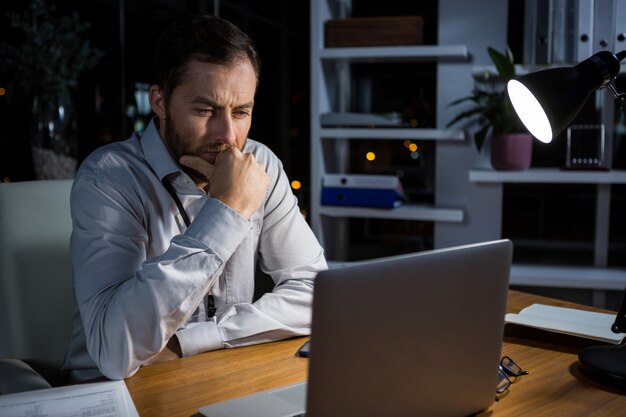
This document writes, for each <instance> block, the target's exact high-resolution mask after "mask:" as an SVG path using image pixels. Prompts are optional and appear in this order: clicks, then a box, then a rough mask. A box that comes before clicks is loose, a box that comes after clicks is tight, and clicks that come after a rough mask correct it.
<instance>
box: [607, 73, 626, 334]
mask: <svg viewBox="0 0 626 417" xmlns="http://www.w3.org/2000/svg"><path fill="white" fill-rule="evenodd" d="M607 88H608V89H609V91H610V92H611V93H612V94H613V96H614V97H615V103H616V104H617V106H618V107H619V108H620V109H621V110H622V114H623V115H624V120H626V106H624V102H625V101H626V94H624V93H618V92H617V90H616V89H615V87H613V85H612V84H608V85H607ZM611 331H612V332H613V333H625V332H626V289H625V290H624V296H623V298H622V304H621V305H620V308H619V311H618V312H617V316H615V322H614V323H613V325H612V326H611Z"/></svg>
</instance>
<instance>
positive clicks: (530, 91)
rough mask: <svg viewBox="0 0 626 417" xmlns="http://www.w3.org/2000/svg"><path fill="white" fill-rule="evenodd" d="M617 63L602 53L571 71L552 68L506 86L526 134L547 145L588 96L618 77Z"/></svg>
mask: <svg viewBox="0 0 626 417" xmlns="http://www.w3.org/2000/svg"><path fill="white" fill-rule="evenodd" d="M619 61H620V59H619V58H618V57H617V56H616V55H614V54H613V53H611V52H608V51H602V52H598V53H597V54H595V55H593V56H591V57H590V58H588V59H586V60H584V61H582V62H581V63H579V64H578V65H576V66H574V67H563V68H551V69H546V70H543V71H537V72H533V73H530V74H526V75H523V76H521V77H518V78H515V79H513V80H511V81H509V82H508V84H507V92H508V94H509V98H510V99H511V103H512V104H513V108H514V109H515V111H516V112H517V115H518V116H519V118H520V120H521V121H522V123H524V125H525V126H526V128H527V129H528V131H529V132H530V133H532V134H533V136H535V137H536V138H537V139H539V140H540V141H542V142H546V143H547V142H550V141H551V140H552V139H553V138H554V137H555V136H557V135H558V134H559V133H561V132H562V131H563V130H565V129H566V128H567V126H569V124H570V123H571V122H572V120H573V119H574V117H576V115H577V114H578V113H579V112H580V109H581V108H582V107H583V105H584V104H585V101H587V98H588V97H589V95H590V94H591V93H592V92H594V91H595V90H597V89H599V88H601V87H603V86H604V85H606V83H608V82H609V81H610V80H611V79H612V78H613V77H615V76H616V75H617V74H618V73H619V69H620V63H619Z"/></svg>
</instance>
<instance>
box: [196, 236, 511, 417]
mask: <svg viewBox="0 0 626 417" xmlns="http://www.w3.org/2000/svg"><path fill="white" fill-rule="evenodd" d="M512 252H513V245H512V242H511V241H509V240H497V241H489V242H481V243H476V244H470V245H463V246H455V247H451V248H447V249H438V250H433V251H425V252H419V253H416V254H410V255H403V256H395V257H388V258H380V259H377V260H372V261H366V262H361V263H358V264H356V265H351V266H347V267H344V268H338V269H330V270H328V271H323V272H320V273H319V274H318V276H317V278H316V281H315V290H314V296H313V316H312V328H311V345H310V355H309V357H310V358H309V376H308V381H307V382H302V383H298V384H293V385H288V386H284V387H278V388H275V389H270V390H267V391H262V392H259V393H255V394H252V395H247V396H244V397H240V398H236V399H232V400H229V401H224V402H221V403H217V404H212V405H209V406H206V407H202V408H200V409H199V412H200V413H201V414H203V415H205V416H207V417H248V416H249V417H292V416H299V415H304V414H305V415H306V417H322V416H333V417H337V416H359V417H367V416H376V417H380V416H394V417H402V416H429V417H446V416H455V417H459V416H467V415H471V414H474V413H477V412H480V411H482V410H485V409H486V408H488V407H489V406H490V405H491V404H492V403H493V401H494V400H495V395H496V392H495V390H496V383H497V374H498V364H499V360H500V354H501V348H502V338H503V332H504V315H505V308H506V301H507V294H508V285H509V273H510V268H511V259H512ZM294 353H295V352H294Z"/></svg>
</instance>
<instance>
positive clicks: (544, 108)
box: [507, 51, 626, 390]
mask: <svg viewBox="0 0 626 417" xmlns="http://www.w3.org/2000/svg"><path fill="white" fill-rule="evenodd" d="M624 58H626V51H621V52H618V53H617V54H613V53H611V52H609V51H602V52H598V53H596V54H595V55H593V56H591V57H590V58H588V59H586V60H584V61H582V62H580V63H579V64H578V65H576V66H573V67H563V68H551V69H546V70H542V71H537V72H533V73H530V74H526V75H523V76H521V77H518V78H515V79H513V80H511V81H509V82H508V84H507V92H508V94H509V98H510V99H511V103H512V104H513V108H514V109H515V111H516V112H517V114H518V116H519V118H520V120H521V121H522V123H524V125H525V126H526V128H527V129H528V131H529V132H530V133H532V134H533V136H535V137H536V138H537V139H538V140H540V141H542V142H544V143H549V142H550V141H552V139H553V138H554V137H555V136H557V135H558V134H559V133H561V132H562V131H563V130H565V129H566V128H567V126H569V124H570V123H571V122H572V120H573V119H574V117H576V115H577V114H578V112H580V110H581V108H582V106H583V105H584V103H585V101H586V100H587V98H588V97H589V96H590V95H591V93H593V92H594V91H596V90H598V89H601V88H603V87H607V88H608V89H609V90H610V91H611V93H612V94H613V95H614V96H615V99H616V103H617V105H618V107H619V108H620V109H621V110H622V112H624V115H625V116H626V106H624V105H623V103H624V100H625V99H626V95H625V94H619V93H618V92H617V91H616V90H615V87H613V85H612V84H611V82H612V81H613V80H614V79H615V77H617V74H618V73H619V71H620V61H621V60H623V59H624ZM611 330H612V331H613V332H614V333H622V332H625V331H626V293H625V295H624V297H623V299H622V304H621V306H620V309H619V311H618V313H617V316H616V318H615V323H614V324H613V326H611ZM578 364H579V368H580V369H581V371H582V372H583V373H584V374H585V375H587V376H588V377H590V378H591V379H592V380H594V381H596V382H598V383H600V384H603V385H606V386H610V387H613V388H618V389H620V390H626V347H625V346H592V347H589V348H585V349H583V350H582V351H581V352H580V353H579V354H578Z"/></svg>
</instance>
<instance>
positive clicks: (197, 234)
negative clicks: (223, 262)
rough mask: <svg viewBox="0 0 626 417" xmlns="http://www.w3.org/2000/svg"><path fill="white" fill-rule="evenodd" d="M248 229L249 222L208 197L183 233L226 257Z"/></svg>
mask: <svg viewBox="0 0 626 417" xmlns="http://www.w3.org/2000/svg"><path fill="white" fill-rule="evenodd" d="M250 230H252V223H251V222H249V221H247V220H246V219H244V218H243V217H241V216H240V215H239V213H237V212H236V211H234V210H233V209H231V208H230V207H228V206H227V205H226V204H224V203H222V202H221V201H219V200H217V199H215V198H209V199H208V200H207V201H206V203H205V204H204V206H203V207H202V210H200V213H198V215H197V216H196V218H195V219H194V220H193V222H192V223H191V225H190V226H189V228H188V229H187V231H186V232H185V234H186V235H187V236H190V237H192V238H194V239H197V240H199V241H200V242H203V243H204V244H205V245H207V247H209V248H211V250H213V251H214V252H215V253H216V254H217V255H218V256H220V257H221V258H222V259H228V258H230V255H232V253H233V252H234V251H235V249H237V246H239V244H240V243H241V241H242V240H243V239H244V238H245V236H246V235H247V234H248V233H249V232H250ZM216 237H219V238H216Z"/></svg>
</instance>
